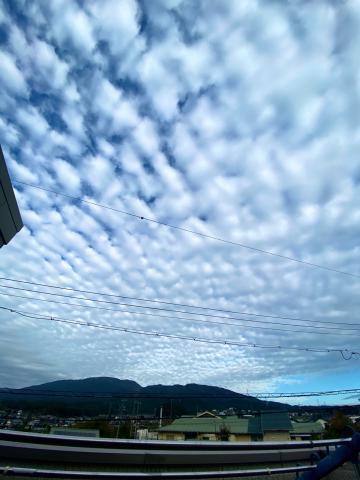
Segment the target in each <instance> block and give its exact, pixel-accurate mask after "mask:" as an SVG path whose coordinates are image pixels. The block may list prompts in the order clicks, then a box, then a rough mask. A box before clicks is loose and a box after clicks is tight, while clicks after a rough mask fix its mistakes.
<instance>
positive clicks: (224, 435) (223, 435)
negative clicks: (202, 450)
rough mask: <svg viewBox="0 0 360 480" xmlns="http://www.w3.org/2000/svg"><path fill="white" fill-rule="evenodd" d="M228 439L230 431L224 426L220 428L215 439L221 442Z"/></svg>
mask: <svg viewBox="0 0 360 480" xmlns="http://www.w3.org/2000/svg"><path fill="white" fill-rule="evenodd" d="M229 437H230V430H229V429H228V427H227V426H226V425H222V426H221V427H220V430H219V432H218V433H217V438H218V439H219V440H221V441H222V442H228V441H229Z"/></svg>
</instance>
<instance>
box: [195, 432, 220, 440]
mask: <svg viewBox="0 0 360 480" xmlns="http://www.w3.org/2000/svg"><path fill="white" fill-rule="evenodd" d="M196 440H218V438H217V435H216V434H215V433H198V434H197V437H196Z"/></svg>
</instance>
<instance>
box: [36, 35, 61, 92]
mask: <svg viewBox="0 0 360 480" xmlns="http://www.w3.org/2000/svg"><path fill="white" fill-rule="evenodd" d="M31 51H32V63H33V65H35V66H36V68H37V69H38V71H39V76H40V77H41V78H42V79H43V81H46V82H47V83H48V84H49V86H51V87H54V88H59V89H60V88H63V87H64V86H65V85H66V83H67V75H68V72H69V67H68V65H66V63H65V62H63V61H62V60H60V59H59V57H58V56H57V54H56V53H55V50H54V48H53V47H52V46H50V45H49V44H47V43H46V42H43V41H41V40H37V41H35V42H34V43H33V45H32V48H31Z"/></svg>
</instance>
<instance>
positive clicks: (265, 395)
mask: <svg viewBox="0 0 360 480" xmlns="http://www.w3.org/2000/svg"><path fill="white" fill-rule="evenodd" d="M145 388H146V387H145ZM355 393H360V388H351V389H342V390H327V391H326V390H325V391H315V392H254V393H249V394H246V395H245V394H244V393H237V392H230V393H224V394H220V393H214V394H209V393H171V394H168V393H149V392H126V391H125V392H113V391H112V392H111V391H107V392H106V391H102V392H96V391H76V390H50V389H48V390H47V389H38V388H33V387H27V388H26V389H11V388H6V389H0V395H1V394H9V395H39V396H74V397H79V398H82V397H84V398H88V397H90V398H128V399H139V398H145V399H165V400H176V399H196V398H204V399H205V398H206V399H238V400H249V399H250V398H251V399H272V398H300V397H324V396H339V395H349V394H355ZM253 410H255V409H253ZM272 413H273V412H272Z"/></svg>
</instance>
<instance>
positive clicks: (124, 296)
mask: <svg viewBox="0 0 360 480" xmlns="http://www.w3.org/2000/svg"><path fill="white" fill-rule="evenodd" d="M0 280H6V281H8V282H15V283H25V284H29V285H36V286H38V287H48V288H53V289H58V290H68V291H72V292H77V293H86V294H90V295H101V296H104V297H113V298H122V299H126V300H135V301H140V302H146V303H156V304H163V305H172V306H176V307H185V308H192V309H194V310H197V309H198V310H208V311H212V312H220V313H227V314H236V315H248V316H254V317H262V318H274V319H279V320H294V321H297V322H308V323H312V322H314V320H311V319H304V318H297V317H287V316H281V315H267V314H263V313H253V312H241V311H236V310H226V309H220V308H211V307H204V306H202V305H201V306H200V305H192V304H186V303H175V302H169V301H164V300H151V299H148V298H140V297H130V296H126V295H119V294H114V293H105V292H95V291H92V290H81V289H78V288H72V287H61V286H59V285H52V284H47V283H38V282H30V281H28V280H20V279H15V278H9V277H0ZM0 286H1V285H0ZM3 286H5V285H3ZM5 287H7V288H11V287H8V286H5ZM186 313H189V314H196V315H198V314H197V313H196V312H186ZM220 318H230V319H231V318H232V317H220ZM254 321H255V320H254ZM316 322H317V323H324V324H329V325H338V322H330V321H322V320H316ZM267 323H271V322H267ZM281 325H286V324H281ZM341 325H342V326H343V325H349V326H358V327H360V324H359V323H346V322H341ZM351 330H352V329H351Z"/></svg>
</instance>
